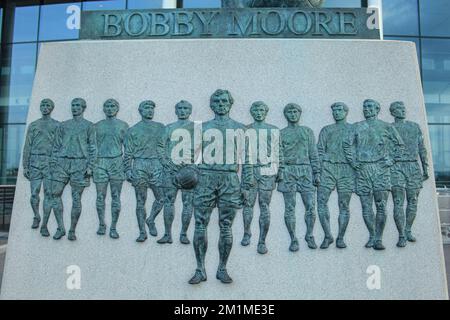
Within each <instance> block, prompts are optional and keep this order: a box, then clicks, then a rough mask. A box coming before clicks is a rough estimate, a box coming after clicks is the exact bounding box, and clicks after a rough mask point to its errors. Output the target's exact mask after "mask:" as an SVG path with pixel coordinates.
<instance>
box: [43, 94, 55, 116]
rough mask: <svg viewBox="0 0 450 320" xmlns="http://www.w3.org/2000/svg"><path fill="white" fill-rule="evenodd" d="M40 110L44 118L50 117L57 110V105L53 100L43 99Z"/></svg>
mask: <svg viewBox="0 0 450 320" xmlns="http://www.w3.org/2000/svg"><path fill="white" fill-rule="evenodd" d="M40 109H41V113H42V115H43V116H46V115H49V114H50V113H52V111H53V109H55V103H54V102H53V101H52V100H51V99H48V98H47V99H43V100H42V101H41V104H40Z"/></svg>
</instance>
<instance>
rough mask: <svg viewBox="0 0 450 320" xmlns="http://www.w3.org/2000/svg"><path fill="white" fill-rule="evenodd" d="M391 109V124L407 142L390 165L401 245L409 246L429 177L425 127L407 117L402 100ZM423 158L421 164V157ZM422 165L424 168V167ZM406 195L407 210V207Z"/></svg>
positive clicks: (394, 103) (413, 238)
mask: <svg viewBox="0 0 450 320" xmlns="http://www.w3.org/2000/svg"><path fill="white" fill-rule="evenodd" d="M390 112H391V114H392V116H393V117H394V118H395V122H394V123H393V124H392V125H393V126H394V128H395V129H396V130H397V131H398V133H399V134H400V136H401V137H402V139H403V142H404V143H405V146H404V148H396V149H394V160H395V164H394V165H393V166H392V167H391V184H392V197H393V200H394V220H395V224H396V226H397V230H398V232H399V241H398V243H397V246H398V247H404V246H406V241H411V242H414V241H416V238H415V237H414V236H413V235H412V232H411V228H412V225H413V222H414V219H415V217H416V214H417V202H418V199H419V193H420V190H421V189H422V181H423V180H427V179H428V177H429V175H428V159H427V150H426V149H425V144H424V140H423V134H422V130H421V129H420V127H419V125H418V124H417V123H415V122H411V121H406V120H405V118H406V108H405V105H404V103H403V102H401V101H398V102H393V103H392V104H391V106H390ZM419 159H420V162H421V164H422V165H421V166H420V165H419V162H418V160H419ZM421 169H422V170H421ZM405 195H406V202H407V205H406V214H405V210H404V203H405Z"/></svg>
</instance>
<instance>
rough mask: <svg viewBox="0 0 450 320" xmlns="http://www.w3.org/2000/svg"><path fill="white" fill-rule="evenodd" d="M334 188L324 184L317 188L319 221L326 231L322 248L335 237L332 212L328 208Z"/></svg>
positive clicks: (326, 246)
mask: <svg viewBox="0 0 450 320" xmlns="http://www.w3.org/2000/svg"><path fill="white" fill-rule="evenodd" d="M331 192H332V190H331V189H329V188H326V187H323V186H319V188H318V190H317V211H318V213H319V221H320V224H321V225H322V229H323V232H324V234H325V235H324V239H323V242H322V244H321V245H320V248H321V249H327V248H328V247H329V246H330V244H332V243H333V241H334V239H333V236H332V234H331V230H330V212H329V209H328V200H329V199H330V195H331Z"/></svg>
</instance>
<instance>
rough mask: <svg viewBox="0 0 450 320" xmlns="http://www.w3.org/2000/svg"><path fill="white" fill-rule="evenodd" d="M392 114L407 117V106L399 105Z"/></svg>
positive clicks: (397, 116)
mask: <svg viewBox="0 0 450 320" xmlns="http://www.w3.org/2000/svg"><path fill="white" fill-rule="evenodd" d="M392 115H393V116H394V117H395V118H398V119H405V118H406V109H405V106H402V105H398V106H397V108H395V110H394V111H393V112H392Z"/></svg>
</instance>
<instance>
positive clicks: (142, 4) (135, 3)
mask: <svg viewBox="0 0 450 320" xmlns="http://www.w3.org/2000/svg"><path fill="white" fill-rule="evenodd" d="M153 8H162V0H128V9H153Z"/></svg>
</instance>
